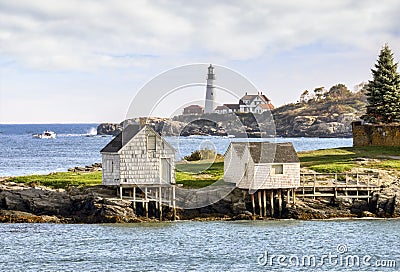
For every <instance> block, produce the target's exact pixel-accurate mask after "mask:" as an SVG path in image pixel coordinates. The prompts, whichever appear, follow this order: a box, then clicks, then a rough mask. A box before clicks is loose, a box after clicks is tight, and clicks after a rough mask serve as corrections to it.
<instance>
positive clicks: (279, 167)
mask: <svg viewBox="0 0 400 272" xmlns="http://www.w3.org/2000/svg"><path fill="white" fill-rule="evenodd" d="M282 174H283V164H274V165H272V167H271V175H282Z"/></svg>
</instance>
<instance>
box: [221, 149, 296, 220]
mask: <svg viewBox="0 0 400 272" xmlns="http://www.w3.org/2000/svg"><path fill="white" fill-rule="evenodd" d="M224 181H225V182H230V183H234V184H235V185H236V187H238V188H239V189H242V190H248V191H249V193H250V195H251V199H252V205H253V212H254V213H255V210H256V208H255V196H257V198H258V204H259V211H260V216H262V215H264V216H266V210H267V209H266V205H267V204H266V203H267V194H268V195H269V199H268V201H269V203H270V206H271V214H272V215H273V214H274V202H275V199H277V200H278V207H279V213H280V212H281V210H282V201H283V196H282V192H286V194H287V202H289V199H290V195H291V197H292V200H293V202H295V189H296V188H297V187H299V186H300V160H299V158H298V156H297V153H296V151H295V150H294V147H293V145H292V144H291V143H270V142H231V143H230V145H229V147H228V149H227V151H226V152H225V155H224Z"/></svg>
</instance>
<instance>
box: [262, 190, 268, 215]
mask: <svg viewBox="0 0 400 272" xmlns="http://www.w3.org/2000/svg"><path fill="white" fill-rule="evenodd" d="M263 200H264V202H263V206H264V217H267V190H263Z"/></svg>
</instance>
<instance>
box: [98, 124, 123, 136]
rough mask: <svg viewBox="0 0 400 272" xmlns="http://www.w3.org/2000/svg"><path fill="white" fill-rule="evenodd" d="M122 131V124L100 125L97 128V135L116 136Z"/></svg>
mask: <svg viewBox="0 0 400 272" xmlns="http://www.w3.org/2000/svg"><path fill="white" fill-rule="evenodd" d="M121 131H122V124H113V123H102V124H100V125H98V126H97V135H113V136H116V135H118V134H119V133H120V132H121Z"/></svg>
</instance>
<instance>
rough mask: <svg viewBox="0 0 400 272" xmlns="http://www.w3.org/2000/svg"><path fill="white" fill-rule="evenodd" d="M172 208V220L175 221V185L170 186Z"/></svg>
mask: <svg viewBox="0 0 400 272" xmlns="http://www.w3.org/2000/svg"><path fill="white" fill-rule="evenodd" d="M172 209H173V213H174V221H175V220H176V202H175V185H173V186H172Z"/></svg>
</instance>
